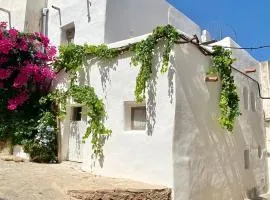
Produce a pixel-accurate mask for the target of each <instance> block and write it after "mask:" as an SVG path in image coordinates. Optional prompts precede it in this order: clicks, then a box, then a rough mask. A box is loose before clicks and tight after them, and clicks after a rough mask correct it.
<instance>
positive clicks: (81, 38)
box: [48, 0, 106, 45]
mask: <svg viewBox="0 0 270 200" xmlns="http://www.w3.org/2000/svg"><path fill="white" fill-rule="evenodd" d="M91 2H92V6H91V7H90V15H91V20H90V22H88V18H87V4H86V1H82V0H49V1H48V8H49V9H50V10H49V23H48V24H49V25H48V26H49V33H48V34H49V38H50V40H51V42H52V43H53V44H55V45H59V44H60V42H61V26H60V21H59V13H58V11H57V10H55V9H52V7H51V6H52V5H54V6H57V7H59V8H60V9H61V18H62V26H65V25H68V24H70V23H74V24H75V40H74V43H76V44H84V43H90V44H91V43H92V44H100V43H104V29H105V12H106V0H92V1H91Z"/></svg>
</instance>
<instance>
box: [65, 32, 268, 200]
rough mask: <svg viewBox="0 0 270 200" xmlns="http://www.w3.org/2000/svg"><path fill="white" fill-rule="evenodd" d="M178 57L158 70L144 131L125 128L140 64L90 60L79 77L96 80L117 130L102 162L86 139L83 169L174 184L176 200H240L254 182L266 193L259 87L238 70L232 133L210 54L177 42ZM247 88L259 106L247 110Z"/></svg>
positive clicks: (126, 60)
mask: <svg viewBox="0 0 270 200" xmlns="http://www.w3.org/2000/svg"><path fill="white" fill-rule="evenodd" d="M143 38H145V36H142V37H138V38H133V39H130V40H126V41H121V42H118V43H115V44H111V45H110V46H111V47H118V46H122V45H125V44H129V43H133V42H136V41H138V40H141V39H143ZM173 55H174V56H173V57H172V58H171V67H170V69H169V72H168V74H167V75H166V74H165V75H162V76H161V75H159V73H158V78H157V80H156V81H157V83H156V84H157V86H156V97H155V101H152V102H149V99H148V101H147V106H148V109H150V110H153V109H154V110H155V113H156V114H155V117H153V118H151V122H153V119H155V126H154V129H153V132H152V134H150V135H148V134H147V131H146V132H145V131H125V117H124V101H133V100H134V94H133V92H134V87H135V80H136V76H137V73H138V69H137V68H136V67H131V66H130V56H131V55H130V54H125V55H123V56H121V57H119V58H118V59H116V60H114V61H112V62H110V63H107V62H98V63H96V61H95V60H89V61H88V62H87V63H88V64H87V66H86V69H87V70H86V72H87V74H82V76H81V77H80V83H81V84H85V83H86V84H89V83H91V85H92V86H93V87H94V88H95V90H96V92H97V94H98V95H99V96H100V97H101V98H103V99H104V103H105V105H106V110H107V112H108V119H107V121H106V124H107V126H108V127H110V128H111V129H112V131H113V133H112V136H111V137H110V138H109V139H108V141H106V143H105V147H104V154H105V159H104V162H103V166H102V167H100V165H99V163H98V162H97V163H95V164H96V165H95V166H93V162H92V160H91V154H92V152H91V145H90V140H88V141H87V143H86V144H85V146H84V150H85V152H84V162H83V169H84V170H89V171H92V172H94V173H96V174H99V175H105V176H112V177H122V178H130V179H134V180H138V181H144V182H148V183H152V184H160V185H165V186H168V187H172V188H173V190H174V199H176V200H178V199H179V200H182V199H183V200H185V199H187V200H191V199H192V200H201V199H207V200H216V199H221V200H228V199H231V200H239V199H242V198H244V197H246V193H247V191H250V190H252V189H253V188H256V189H257V190H258V192H260V193H263V192H266V191H267V189H268V174H267V160H266V159H267V158H266V146H265V143H266V141H265V140H266V138H265V130H264V121H263V108H262V101H261V100H260V99H259V98H258V90H257V85H256V84H255V83H254V82H253V81H252V80H250V79H248V78H246V77H244V76H243V75H241V74H239V73H236V72H235V71H234V75H235V81H236V84H237V86H238V94H239V96H240V99H241V101H240V106H241V112H242V116H241V117H239V119H238V120H237V122H236V125H235V130H234V132H233V134H231V133H228V132H226V131H224V130H223V129H222V128H221V127H220V125H219V123H218V121H217V119H218V115H219V107H218V99H219V93H220V82H216V83H205V82H204V77H205V74H206V72H207V70H208V68H209V66H210V57H206V56H204V55H202V54H201V52H200V51H199V50H198V49H197V48H195V47H194V46H192V45H190V44H186V45H181V46H179V45H178V46H176V47H175V52H174V54H173ZM237 55H241V56H242V57H241V59H242V60H243V62H244V60H246V61H247V63H249V62H250V61H249V59H250V58H249V56H247V57H246V58H245V59H244V55H245V54H244V53H242V54H241V53H238V54H237ZM251 60H252V59H251ZM158 61H159V62H158ZM159 65H160V56H159V57H158V60H155V62H154V66H155V67H154V69H155V71H156V69H157V68H159V67H160V66H159ZM238 66H239V67H240V65H236V66H235V67H238ZM244 86H245V87H247V88H248V91H249V92H251V91H252V92H254V94H255V95H256V112H253V111H252V110H251V107H250V106H249V109H248V110H245V108H244V106H243V94H242V93H243V87H244ZM168 91H171V93H168ZM150 93H151V92H150ZM148 94H149V92H148ZM169 94H170V95H169ZM148 96H152V95H148ZM150 99H151V98H150ZM249 104H250V100H249ZM66 127H68V123H67V126H66ZM65 134H66V133H65V132H64V133H63V135H65ZM258 146H261V148H262V151H263V157H262V158H259V157H258ZM246 149H248V150H250V168H249V169H245V168H244V150H246Z"/></svg>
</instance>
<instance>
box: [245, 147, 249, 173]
mask: <svg viewBox="0 0 270 200" xmlns="http://www.w3.org/2000/svg"><path fill="white" fill-rule="evenodd" d="M244 160H245V169H249V150H245V151H244Z"/></svg>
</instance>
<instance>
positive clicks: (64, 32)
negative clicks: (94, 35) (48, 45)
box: [61, 23, 75, 44]
mask: <svg viewBox="0 0 270 200" xmlns="http://www.w3.org/2000/svg"><path fill="white" fill-rule="evenodd" d="M74 38H75V25H74V23H70V24H67V25H65V26H62V27H61V43H62V44H70V43H74Z"/></svg>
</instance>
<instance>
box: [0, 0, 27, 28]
mask: <svg viewBox="0 0 270 200" xmlns="http://www.w3.org/2000/svg"><path fill="white" fill-rule="evenodd" d="M26 3H27V0H0V8H4V9H6V10H9V11H10V13H11V26H12V27H15V28H17V29H19V30H21V31H23V30H24V24H25V13H26ZM0 21H4V22H8V14H7V13H5V12H3V11H0Z"/></svg>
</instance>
